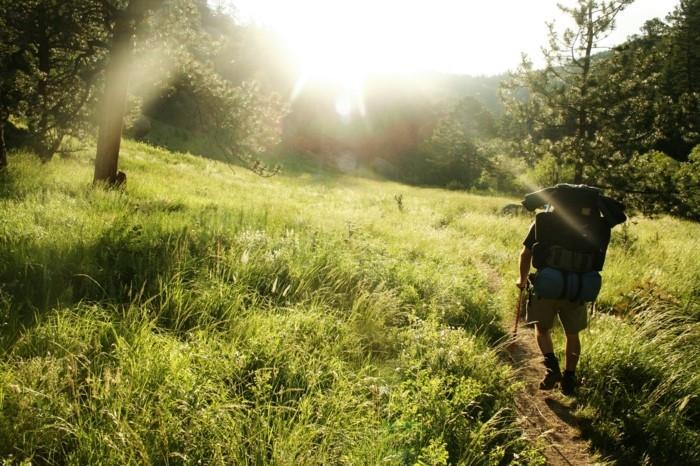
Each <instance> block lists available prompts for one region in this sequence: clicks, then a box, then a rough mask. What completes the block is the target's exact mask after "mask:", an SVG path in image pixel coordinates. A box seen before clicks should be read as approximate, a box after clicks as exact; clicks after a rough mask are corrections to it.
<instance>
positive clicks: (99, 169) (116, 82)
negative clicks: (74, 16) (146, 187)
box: [93, 12, 134, 183]
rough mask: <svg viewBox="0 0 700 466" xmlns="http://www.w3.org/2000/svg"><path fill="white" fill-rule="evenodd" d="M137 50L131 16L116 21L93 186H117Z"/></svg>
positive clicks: (120, 16)
mask: <svg viewBox="0 0 700 466" xmlns="http://www.w3.org/2000/svg"><path fill="white" fill-rule="evenodd" d="M133 49H134V25H133V21H132V18H131V17H130V15H129V14H128V12H123V13H122V14H121V15H119V16H118V17H117V19H116V22H115V25H114V35H113V38H112V47H111V50H110V59H109V64H108V66H107V75H106V80H105V91H104V96H103V100H102V107H101V109H100V117H99V130H98V136H97V154H96V157H95V176H94V180H93V182H100V181H103V182H104V181H106V182H108V183H114V182H115V181H116V179H117V166H118V162H119V148H120V145H121V136H122V127H123V125H124V114H125V112H126V98H127V89H128V78H129V65H130V63H131V56H132V54H133Z"/></svg>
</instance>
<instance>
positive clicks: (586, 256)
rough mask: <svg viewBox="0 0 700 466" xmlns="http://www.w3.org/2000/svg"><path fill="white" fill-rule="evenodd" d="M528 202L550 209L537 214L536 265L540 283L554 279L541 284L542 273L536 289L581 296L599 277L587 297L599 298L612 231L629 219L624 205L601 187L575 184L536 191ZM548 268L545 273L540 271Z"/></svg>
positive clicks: (532, 207) (525, 203)
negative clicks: (601, 277)
mask: <svg viewBox="0 0 700 466" xmlns="http://www.w3.org/2000/svg"><path fill="white" fill-rule="evenodd" d="M522 204H523V206H524V207H525V208H526V209H528V210H530V211H532V210H535V209H537V208H541V207H544V206H545V205H546V206H547V211H545V212H540V213H538V214H537V215H536V216H535V243H534V245H533V247H532V265H533V266H534V267H535V268H536V269H538V275H542V277H540V282H542V281H543V280H545V277H547V279H548V280H549V283H547V285H546V286H544V285H542V284H541V283H540V286H539V287H538V283H537V278H536V279H535V294H539V295H542V296H543V297H548V298H563V297H567V298H569V299H571V300H572V301H574V300H580V299H582V298H583V297H582V295H581V290H582V288H583V289H586V288H587V285H588V282H589V281H597V285H596V286H593V287H592V289H593V290H594V291H593V292H591V293H589V295H588V297H587V298H585V299H584V300H591V299H590V297H591V296H592V299H595V296H596V295H597V293H598V291H599V290H600V275H599V274H598V273H597V272H598V271H600V270H602V269H603V265H604V263H605V255H606V252H607V249H608V244H609V242H610V230H611V228H612V227H613V226H614V225H617V224H618V223H622V222H624V221H625V220H626V219H627V217H626V216H625V214H624V205H622V204H621V203H619V202H618V201H616V200H614V199H612V198H609V197H606V196H603V195H602V192H601V191H600V189H598V188H594V187H591V186H586V185H571V184H558V185H556V186H553V187H551V188H545V189H542V190H540V191H536V192H534V193H530V194H528V195H526V196H525V199H524V200H523V202H522ZM545 269H547V272H546V273H545V274H540V273H539V272H540V271H543V270H545ZM552 269H554V270H552ZM552 280H554V281H552ZM555 282H556V283H555ZM574 284H575V286H574ZM538 288H539V292H538ZM596 288H597V290H596ZM545 295H546V296H545Z"/></svg>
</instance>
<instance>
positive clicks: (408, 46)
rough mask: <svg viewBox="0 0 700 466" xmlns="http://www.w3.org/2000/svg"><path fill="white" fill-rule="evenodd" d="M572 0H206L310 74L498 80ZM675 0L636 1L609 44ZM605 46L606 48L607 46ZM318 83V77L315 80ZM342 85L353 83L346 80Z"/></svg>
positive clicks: (534, 51)
mask: <svg viewBox="0 0 700 466" xmlns="http://www.w3.org/2000/svg"><path fill="white" fill-rule="evenodd" d="M558 2H561V3H565V4H573V3H575V2H573V0H568V1H567V0H529V1H525V0H485V1H479V0H429V1H426V0H296V1H290V0H210V3H212V4H214V5H217V4H223V5H227V4H228V5H230V4H233V5H234V6H235V8H236V9H237V10H238V13H237V16H238V17H239V18H240V19H242V20H244V21H253V22H256V23H259V24H262V25H266V26H268V27H269V28H271V29H273V30H275V31H277V32H278V33H279V34H280V35H281V36H282V37H283V39H284V40H285V41H286V42H287V43H288V44H289V46H290V48H291V49H292V50H293V51H294V52H295V53H296V54H297V55H298V58H299V59H300V60H301V61H302V62H303V63H305V65H306V68H307V70H308V71H309V72H310V74H312V75H323V74H327V75H328V76H325V77H326V78H329V79H336V75H342V74H345V75H347V74H350V75H352V74H358V73H359V74H366V73H367V72H371V71H387V70H389V71H397V70H398V71H407V70H411V69H430V70H436V71H444V72H451V73H459V74H487V75H488V74H498V73H502V72H504V71H506V70H508V69H513V68H515V67H516V66H517V64H518V63H519V61H520V53H521V52H526V53H528V54H529V55H530V57H531V58H532V59H533V60H534V61H535V64H537V63H538V60H539V59H540V55H541V54H540V53H539V49H540V47H541V46H542V45H544V44H545V41H546V27H545V22H546V21H552V20H557V24H559V25H561V26H563V25H564V24H565V23H564V21H563V17H562V15H561V13H560V12H559V10H558V9H557V3H558ZM677 3H678V0H636V1H635V2H634V3H633V4H632V5H631V6H629V7H628V8H627V9H626V10H625V11H623V12H622V13H621V14H620V15H619V16H618V20H617V26H618V30H617V31H615V32H614V34H613V36H612V37H611V42H612V44H615V43H619V42H621V41H623V40H624V39H625V38H626V37H627V36H629V35H631V34H634V33H637V32H639V29H640V27H641V26H642V25H643V24H644V22H645V21H646V20H647V19H651V18H654V17H661V18H664V17H665V16H666V14H667V13H668V12H670V11H671V10H672V9H673V8H674V6H675V5H676V4H677ZM612 44H611V45H612ZM317 77H324V76H317ZM348 79H350V80H352V79H358V77H357V76H355V77H352V76H348Z"/></svg>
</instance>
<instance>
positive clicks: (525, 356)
mask: <svg viewBox="0 0 700 466" xmlns="http://www.w3.org/2000/svg"><path fill="white" fill-rule="evenodd" d="M511 331H512V329H511ZM507 348H508V353H509V355H510V357H511V359H512V363H513V366H514V367H515V368H516V369H517V370H518V374H519V378H520V380H522V381H523V382H525V389H524V390H523V391H522V392H521V393H520V395H519V396H518V398H517V399H516V405H517V409H518V412H519V415H520V417H521V423H522V425H521V427H522V429H523V431H524V432H525V434H526V435H527V436H528V437H530V438H531V439H533V441H536V440H537V439H542V440H543V443H544V444H545V449H544V454H545V456H546V458H547V463H548V464H550V465H554V466H560V465H564V466H570V465H575V466H579V465H599V464H603V462H601V461H600V460H597V459H595V458H594V457H593V456H592V455H591V454H590V453H589V444H588V442H587V441H585V440H584V439H582V438H581V431H580V429H579V428H578V423H577V419H576V417H575V416H574V414H573V412H572V411H573V409H572V408H571V399H568V398H567V397H565V396H564V395H562V394H561V392H560V391H559V389H558V388H556V389H554V390H552V391H541V390H539V388H538V385H539V382H540V380H541V379H542V376H543V375H544V366H543V365H542V355H541V353H540V351H539V348H538V347H537V343H536V341H535V334H534V331H533V330H532V329H531V328H529V327H524V326H521V327H520V328H518V335H517V336H516V337H515V338H514V339H513V341H512V343H511V344H510V345H509V346H508V347H507Z"/></svg>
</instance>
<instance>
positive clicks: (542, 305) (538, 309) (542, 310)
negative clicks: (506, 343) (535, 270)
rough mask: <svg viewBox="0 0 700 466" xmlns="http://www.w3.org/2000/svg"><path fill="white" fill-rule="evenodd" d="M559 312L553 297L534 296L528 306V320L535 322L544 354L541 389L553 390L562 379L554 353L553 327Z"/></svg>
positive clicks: (536, 332)
mask: <svg viewBox="0 0 700 466" xmlns="http://www.w3.org/2000/svg"><path fill="white" fill-rule="evenodd" d="M556 314H557V302H556V301H555V300H552V299H540V298H537V297H532V299H531V300H530V304H529V306H528V307H527V321H528V322H532V323H534V324H535V335H536V337H537V346H539V347H540V351H542V355H543V356H544V367H545V369H546V372H545V375H544V379H543V380H542V382H540V389H541V390H551V389H552V388H554V386H555V385H556V384H557V382H559V381H560V380H561V369H559V361H558V360H557V357H556V356H555V355H554V344H553V343H552V335H551V329H552V326H553V325H554V318H555V316H556Z"/></svg>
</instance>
